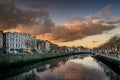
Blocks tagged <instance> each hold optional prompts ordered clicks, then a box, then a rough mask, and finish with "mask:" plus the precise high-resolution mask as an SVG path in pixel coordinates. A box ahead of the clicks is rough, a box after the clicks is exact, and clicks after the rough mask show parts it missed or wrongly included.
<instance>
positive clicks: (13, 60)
mask: <svg viewBox="0 0 120 80" xmlns="http://www.w3.org/2000/svg"><path fill="white" fill-rule="evenodd" d="M68 55H71V54H70V53H45V54H4V55H0V69H3V68H8V67H9V68H10V67H17V66H23V65H26V64H29V63H34V62H38V61H43V60H48V59H52V58H58V57H63V56H68Z"/></svg>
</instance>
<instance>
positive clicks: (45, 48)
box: [37, 40, 50, 53]
mask: <svg viewBox="0 0 120 80" xmlns="http://www.w3.org/2000/svg"><path fill="white" fill-rule="evenodd" d="M37 49H38V52H39V53H47V52H50V42H49V41H47V40H37Z"/></svg>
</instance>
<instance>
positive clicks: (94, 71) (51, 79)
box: [35, 57, 109, 80]
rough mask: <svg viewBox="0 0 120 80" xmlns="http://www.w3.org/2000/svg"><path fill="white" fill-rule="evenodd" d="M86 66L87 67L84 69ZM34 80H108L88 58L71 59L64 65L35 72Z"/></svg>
mask: <svg viewBox="0 0 120 80" xmlns="http://www.w3.org/2000/svg"><path fill="white" fill-rule="evenodd" d="M86 66H87V67H86ZM35 79H36V80H109V79H108V77H107V76H106V75H105V73H104V72H102V70H101V69H100V67H99V66H98V64H97V63H96V62H95V61H94V60H93V59H92V58H90V57H88V58H84V59H72V60H69V61H67V62H66V64H64V65H62V66H60V67H56V68H54V69H48V70H46V71H44V72H37V73H36V76H35Z"/></svg>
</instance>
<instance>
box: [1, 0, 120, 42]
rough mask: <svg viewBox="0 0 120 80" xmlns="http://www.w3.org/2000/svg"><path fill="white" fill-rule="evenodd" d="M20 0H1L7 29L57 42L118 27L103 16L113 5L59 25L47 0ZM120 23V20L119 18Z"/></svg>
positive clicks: (4, 28) (2, 22)
mask: <svg viewBox="0 0 120 80" xmlns="http://www.w3.org/2000/svg"><path fill="white" fill-rule="evenodd" d="M19 1H20V0H0V24H1V25H0V29H1V30H4V31H17V32H26V31H27V32H28V33H30V34H33V35H36V36H37V37H38V38H39V39H47V40H51V41H53V42H68V41H74V40H78V39H83V38H85V37H87V36H91V35H96V34H101V33H103V32H104V31H109V30H112V29H113V28H115V27H116V26H115V25H114V24H109V23H108V22H105V21H104V20H102V19H99V18H100V17H106V16H107V15H109V14H110V13H111V10H110V9H109V8H111V5H108V6H106V7H104V8H103V9H101V10H100V11H98V13H96V14H95V15H88V16H84V17H81V18H75V19H73V20H72V21H70V22H68V23H66V24H61V25H55V24H54V23H53V22H52V21H51V18H50V15H49V12H48V10H47V4H45V3H33V4H28V3H26V5H25V4H24V3H22V2H19ZM26 1H27V0H26ZM116 22H117V23H118V22H120V20H117V21H116Z"/></svg>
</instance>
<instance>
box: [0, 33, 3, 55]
mask: <svg viewBox="0 0 120 80" xmlns="http://www.w3.org/2000/svg"><path fill="white" fill-rule="evenodd" d="M2 53H3V31H0V54H2Z"/></svg>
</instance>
